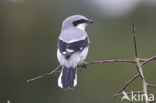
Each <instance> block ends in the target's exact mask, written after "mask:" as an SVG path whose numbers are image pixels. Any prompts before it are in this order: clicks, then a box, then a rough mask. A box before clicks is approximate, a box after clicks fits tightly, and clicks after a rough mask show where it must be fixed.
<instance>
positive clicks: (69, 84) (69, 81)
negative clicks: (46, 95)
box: [58, 66, 77, 89]
mask: <svg viewBox="0 0 156 103" xmlns="http://www.w3.org/2000/svg"><path fill="white" fill-rule="evenodd" d="M76 84H77V73H76V67H75V68H73V67H70V68H67V67H65V66H63V68H62V71H61V74H60V77H59V79H58V85H59V87H61V88H64V89H71V88H73V87H74V86H76Z"/></svg>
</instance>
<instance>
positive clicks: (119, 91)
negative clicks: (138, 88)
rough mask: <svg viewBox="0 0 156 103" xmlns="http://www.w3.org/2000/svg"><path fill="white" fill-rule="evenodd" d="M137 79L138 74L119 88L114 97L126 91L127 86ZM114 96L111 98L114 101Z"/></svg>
mask: <svg viewBox="0 0 156 103" xmlns="http://www.w3.org/2000/svg"><path fill="white" fill-rule="evenodd" d="M138 77H139V74H136V75H135V76H134V77H133V78H131V79H130V80H129V81H127V82H126V83H125V85H124V86H123V87H122V88H120V89H119V90H118V91H117V92H116V93H115V94H114V95H118V94H120V93H121V92H122V91H123V90H124V89H126V87H127V86H129V85H130V84H131V83H132V82H133V81H134V80H135V79H137V78H138ZM114 95H113V98H112V99H115V97H116V96H114Z"/></svg>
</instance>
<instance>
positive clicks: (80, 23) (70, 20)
mask: <svg viewBox="0 0 156 103" xmlns="http://www.w3.org/2000/svg"><path fill="white" fill-rule="evenodd" d="M90 23H93V21H92V20H90V19H88V18H86V17H84V16H82V15H73V16H70V17H67V18H66V19H65V20H64V21H63V24H62V29H68V28H72V27H74V28H75V27H76V28H78V29H81V30H85V28H86V26H87V25H88V24H90Z"/></svg>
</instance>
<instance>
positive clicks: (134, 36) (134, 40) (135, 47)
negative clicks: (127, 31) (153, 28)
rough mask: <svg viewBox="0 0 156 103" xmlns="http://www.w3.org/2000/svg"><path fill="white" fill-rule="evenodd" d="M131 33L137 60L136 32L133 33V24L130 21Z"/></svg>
mask: <svg viewBox="0 0 156 103" xmlns="http://www.w3.org/2000/svg"><path fill="white" fill-rule="evenodd" d="M132 32H133V42H134V49H135V57H136V58H138V50H137V43H136V34H135V33H136V31H135V24H134V23H133V21H132Z"/></svg>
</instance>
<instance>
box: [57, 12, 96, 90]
mask: <svg viewBox="0 0 156 103" xmlns="http://www.w3.org/2000/svg"><path fill="white" fill-rule="evenodd" d="M91 23H93V21H92V20H91V19H88V18H86V17H85V16H82V15H72V16H69V17H67V18H66V19H65V20H64V21H63V23H62V29H61V33H60V36H59V38H58V42H57V47H58V49H57V58H58V61H59V63H60V65H61V66H62V70H61V73H60V75H59V78H58V86H59V87H61V88H63V89H72V88H74V87H75V86H76V85H77V65H78V64H80V63H85V62H84V60H85V59H86V56H87V54H88V49H89V44H90V40H89V37H88V35H87V32H86V31H85V28H86V26H87V25H88V24H91Z"/></svg>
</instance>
